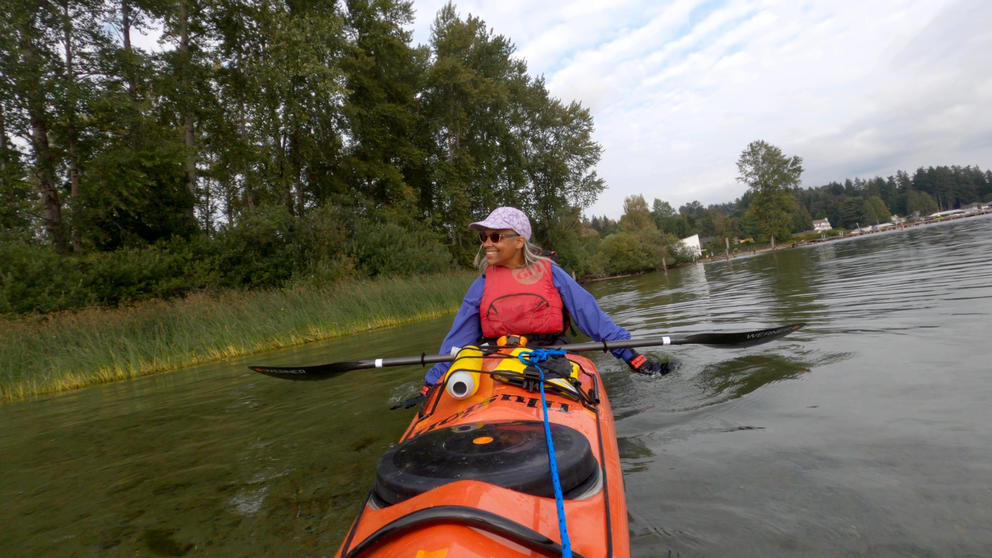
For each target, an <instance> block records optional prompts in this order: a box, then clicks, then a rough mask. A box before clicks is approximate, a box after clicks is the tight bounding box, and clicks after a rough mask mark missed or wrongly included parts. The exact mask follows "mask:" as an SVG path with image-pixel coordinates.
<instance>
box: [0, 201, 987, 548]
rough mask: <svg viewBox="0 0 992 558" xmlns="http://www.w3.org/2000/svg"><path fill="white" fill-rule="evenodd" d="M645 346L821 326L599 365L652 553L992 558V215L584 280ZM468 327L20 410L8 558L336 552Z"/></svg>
mask: <svg viewBox="0 0 992 558" xmlns="http://www.w3.org/2000/svg"><path fill="white" fill-rule="evenodd" d="M589 287H590V290H591V291H593V292H594V294H596V295H597V296H598V297H599V299H600V302H601V303H602V305H603V307H604V309H606V310H607V311H608V312H609V313H611V314H612V315H613V317H614V318H615V319H616V320H617V321H618V322H619V323H621V324H623V325H625V326H627V327H628V329H630V330H631V331H632V332H634V334H635V335H648V334H660V333H694V332H708V331H741V330H747V329H758V328H764V327H770V326H774V325H778V324H784V323H789V322H797V321H802V322H806V323H808V324H809V325H808V326H807V327H806V328H805V329H803V330H801V331H799V332H798V333H795V334H793V335H792V336H790V337H788V338H786V339H784V340H781V341H778V342H774V343H770V344H767V345H762V346H759V347H754V348H750V349H713V348H706V347H695V346H683V347H678V348H674V349H671V350H669V351H667V352H661V351H649V352H651V353H652V354H654V355H656V356H659V357H665V358H669V357H670V358H672V359H673V360H675V361H677V362H678V363H679V368H678V370H677V372H675V373H674V374H671V375H669V376H666V377H663V378H658V379H652V378H643V377H634V376H631V375H630V374H628V373H627V372H626V370H625V365H622V364H621V363H618V362H617V361H615V360H613V359H612V358H611V357H608V356H603V355H596V356H594V357H593V358H594V359H595V360H596V362H597V364H598V365H599V366H600V369H601V371H603V372H604V377H605V381H606V384H607V390H608V392H609V394H610V397H611V399H612V402H613V405H614V409H615V411H616V414H617V422H618V434H619V436H620V442H621V450H622V451H623V453H624V456H623V464H624V469H625V479H626V489H627V498H628V504H629V513H630V519H631V538H632V545H633V549H634V555H635V556H642V557H651V556H668V555H669V553H671V555H672V556H676V555H678V556H683V557H690V556H824V557H833V556H871V557H874V556H935V557H937V556H940V557H943V556H992V428H990V423H992V410H990V404H992V365H990V357H992V218H989V217H976V218H970V219H965V220H960V221H955V222H951V223H945V224H939V225H931V226H926V227H917V228H913V229H907V230H905V231H897V232H892V233H885V234H878V235H872V236H868V237H863V238H859V239H852V240H845V241H837V242H832V243H828V244H824V245H820V246H815V247H809V248H800V249H795V250H784V251H779V252H776V253H771V254H763V255H758V256H754V257H750V258H739V259H735V260H730V261H722V262H715V263H708V264H705V265H697V266H692V267H688V268H680V269H677V270H672V271H671V272H669V274H668V275H667V276H666V275H664V274H660V273H657V274H650V275H644V276H640V277H635V278H628V279H623V280H614V281H608V282H602V283H595V284H592V285H589ZM449 324H450V317H447V318H443V319H440V320H434V321H431V322H425V323H420V324H415V325H412V326H406V327H401V328H394V329H390V330H383V331H376V332H371V333H367V334H362V335H357V336H353V337H348V338H346V339H339V340H334V341H331V342H323V343H313V344H310V345H307V346H304V347H300V348H296V349H291V350H285V351H279V352H276V353H269V354H265V355H259V356H256V357H252V358H249V359H238V360H232V361H227V362H223V363H215V364H211V365H207V366H200V367H196V368H190V369H187V370H182V371H179V372H175V373H170V374H164V375H159V376H152V377H146V378H141V379H138V380H134V381H130V382H126V383H120V384H112V385H107V386H96V387H92V388H88V389H84V390H80V391H77V392H73V393H69V394H65V395H60V396H56V397H51V398H46V399H41V400H36V401H25V402H17V403H8V404H4V405H2V406H0V556H135V555H142V556H182V555H257V556H325V555H332V554H333V553H334V551H335V550H336V549H337V545H338V544H339V543H340V541H341V538H342V537H343V535H344V532H345V530H346V529H347V527H348V524H349V523H350V521H351V519H352V518H353V516H354V515H355V513H356V512H357V510H358V506H359V505H360V503H361V501H362V498H363V497H364V494H365V492H366V491H367V489H368V487H369V486H370V484H371V482H372V479H373V476H374V471H375V464H376V461H377V460H378V457H379V456H380V455H381V454H382V453H383V452H384V451H385V450H386V449H387V448H388V447H389V446H390V445H391V444H392V443H393V442H394V441H395V439H396V438H397V437H398V436H399V435H400V434H401V433H402V431H403V429H404V427H405V425H406V424H407V423H408V421H409V419H410V417H411V416H412V410H411V411H389V410H388V407H389V405H390V404H391V403H394V402H396V401H398V400H400V399H403V398H406V397H409V396H411V395H413V394H414V393H415V391H416V390H417V388H418V387H419V385H420V383H421V379H422V373H423V372H422V370H421V369H419V368H411V367H407V368H394V369H386V370H379V371H373V372H368V371H356V372H353V373H350V374H347V375H344V376H341V377H338V378H335V379H332V380H327V381H324V382H299V383H295V382H286V381H279V380H276V379H272V378H268V377H264V376H258V375H255V374H254V373H251V372H249V371H247V370H246V368H245V365H246V364H248V363H267V364H315V363H321V362H329V361H335V360H349V359H354V358H356V357H358V358H368V357H378V356H401V355H412V354H419V353H420V352H422V351H427V352H434V351H436V349H437V345H438V344H439V341H440V338H441V337H442V336H443V334H444V332H445V331H446V330H447V327H448V325H449Z"/></svg>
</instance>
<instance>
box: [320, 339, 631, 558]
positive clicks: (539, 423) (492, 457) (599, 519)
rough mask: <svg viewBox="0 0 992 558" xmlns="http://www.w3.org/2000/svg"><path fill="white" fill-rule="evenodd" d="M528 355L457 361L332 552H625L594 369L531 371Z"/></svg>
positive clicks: (566, 362)
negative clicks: (550, 443) (553, 466)
mask: <svg viewBox="0 0 992 558" xmlns="http://www.w3.org/2000/svg"><path fill="white" fill-rule="evenodd" d="M534 354H535V352H534V351H533V350H532V349H529V348H523V347H514V348H508V347H504V348H500V349H499V350H498V351H497V352H495V353H483V352H482V350H480V349H479V348H477V347H466V348H464V349H462V350H461V351H460V352H459V353H458V354H457V356H456V357H455V360H454V362H453V364H452V366H451V368H450V369H449V371H448V373H447V375H446V376H445V378H444V380H443V381H442V382H441V383H440V384H438V386H436V387H435V388H434V389H433V390H432V392H431V393H430V394H429V395H428V397H427V400H426V401H425V403H424V405H423V407H422V408H421V410H420V411H419V412H418V414H417V415H416V416H415V417H414V419H413V421H412V422H411V423H410V426H409V427H408V428H407V430H406V432H405V433H404V435H403V436H402V438H401V439H400V441H399V443H398V444H397V445H396V446H395V447H393V448H392V449H390V450H389V451H388V452H386V454H385V455H384V456H383V457H382V459H381V461H380V463H379V466H378V470H377V473H376V482H375V486H374V487H373V489H372V490H371V491H370V493H369V495H368V497H367V498H366V500H365V502H364V504H363V506H362V510H361V512H360V513H359V515H358V517H357V518H356V519H355V521H354V523H353V524H352V526H351V528H350V530H349V532H348V535H347V537H346V538H345V540H344V542H343V544H342V545H341V548H340V550H339V551H338V554H337V556H339V557H341V558H357V557H359V556H364V557H369V556H376V557H384V556H396V557H399V556H405V557H410V558H415V557H420V558H426V557H431V558H442V557H444V558H454V557H459V558H460V557H483V556H487V557H488V556H499V557H523V556H562V555H563V553H565V554H567V552H571V555H572V556H585V557H597V558H599V557H627V556H629V554H630V541H629V535H628V531H627V507H626V501H625V497H624V487H623V477H622V472H621V467H620V457H619V451H618V446H617V438H616V430H615V426H614V421H613V412H612V409H611V408H610V404H609V401H608V399H607V397H606V393H605V392H604V390H603V389H602V380H601V378H600V376H599V372H598V371H597V370H596V367H595V366H594V365H593V363H592V362H591V361H589V360H588V359H586V358H584V357H582V356H578V355H575V354H567V355H558V354H555V355H548V354H543V355H541V356H542V358H547V360H544V361H543V362H540V363H538V364H535V362H536V361H537V360H539V359H534V358H530V357H532V356H533V355H534ZM521 356H522V357H523V358H522V359H521V358H520V357H521ZM524 361H528V362H524ZM542 378H543V379H542ZM542 385H543V387H544V390H543V391H544V392H545V393H544V395H543V397H542V394H541V389H540V388H541V386H542ZM545 401H546V409H547V411H546V414H547V419H548V430H547V433H548V435H549V437H550V439H551V440H552V441H553V448H554V455H555V462H556V472H557V474H558V478H559V480H560V483H559V486H557V487H555V486H553V484H552V476H551V467H550V465H549V464H550V460H549V458H548V447H547V441H546V439H547V438H546V430H545V424H544V419H545ZM556 489H558V490H556ZM556 492H560V494H561V496H560V498H561V503H560V506H561V507H562V509H563V512H564V517H565V518H566V522H567V525H568V529H567V533H568V535H567V538H564V542H563V537H562V535H561V533H565V532H566V531H565V530H564V529H560V527H561V526H560V525H559V519H558V511H557V510H558V507H559V503H558V501H557V499H556Z"/></svg>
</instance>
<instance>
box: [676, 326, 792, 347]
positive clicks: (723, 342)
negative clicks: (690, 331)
mask: <svg viewBox="0 0 992 558" xmlns="http://www.w3.org/2000/svg"><path fill="white" fill-rule="evenodd" d="M804 325H806V324H791V325H786V326H781V327H773V328H771V329H761V330H757V331H743V332H740V333H697V334H695V335H688V336H686V337H685V338H683V339H680V340H679V342H675V341H673V342H672V344H673V345H675V344H679V345H688V344H692V345H707V346H709V347H751V346H753V345H760V344H762V343H767V342H769V341H772V340H775V339H779V338H781V337H785V336H786V335H788V334H790V333H792V332H793V331H796V330H797V329H799V328H801V327H803V326H804Z"/></svg>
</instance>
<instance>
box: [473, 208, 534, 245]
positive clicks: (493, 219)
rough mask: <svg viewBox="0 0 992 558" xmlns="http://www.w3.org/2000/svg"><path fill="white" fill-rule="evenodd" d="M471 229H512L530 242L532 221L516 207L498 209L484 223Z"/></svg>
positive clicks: (479, 222)
mask: <svg viewBox="0 0 992 558" xmlns="http://www.w3.org/2000/svg"><path fill="white" fill-rule="evenodd" d="M468 228H470V229H494V230H499V229H510V230H512V231H513V232H515V233H517V234H519V235H520V236H522V237H524V240H527V241H530V219H528V218H527V216H526V215H524V212H523V211H520V210H519V209H517V208H515V207H497V208H496V209H494V210H493V212H492V213H490V214H489V217H486V219H485V220H484V221H477V222H475V223H472V224H471V225H469V226H468Z"/></svg>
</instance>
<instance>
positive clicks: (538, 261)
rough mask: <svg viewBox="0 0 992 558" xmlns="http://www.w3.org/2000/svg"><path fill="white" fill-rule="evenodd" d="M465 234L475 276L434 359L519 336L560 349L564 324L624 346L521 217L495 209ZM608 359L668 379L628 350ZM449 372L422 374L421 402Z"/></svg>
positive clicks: (619, 333) (621, 334) (660, 367)
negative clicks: (473, 242) (473, 247)
mask: <svg viewBox="0 0 992 558" xmlns="http://www.w3.org/2000/svg"><path fill="white" fill-rule="evenodd" d="M469 228H470V229H477V230H479V231H481V232H480V233H479V237H480V240H481V241H482V247H481V248H480V250H479V253H478V255H476V257H475V264H476V266H477V267H478V268H479V273H480V276H479V278H478V279H476V280H475V282H473V283H472V285H471V286H470V287H469V288H468V292H466V293H465V298H464V300H462V305H461V308H460V309H459V310H458V314H457V315H456V316H455V320H454V323H453V324H452V325H451V330H450V331H449V332H448V335H447V336H446V337H445V338H444V341H443V342H442V343H441V354H449V353H450V352H451V348H452V347H464V346H466V345H474V344H479V343H481V342H485V341H492V342H494V341H495V340H496V339H498V338H499V337H501V336H503V335H521V336H524V337H526V338H527V339H528V340H529V344H530V345H552V346H553V345H560V344H564V343H567V342H568V341H567V339H566V338H565V337H564V334H565V330H566V329H568V326H569V319H571V322H573V323H574V324H575V325H576V326H578V328H579V329H580V330H582V332H583V333H585V334H586V335H588V336H589V337H591V338H592V339H594V340H596V341H619V340H623V339H630V333H629V332H628V331H627V330H625V329H624V328H622V327H620V326H618V325H617V324H616V323H614V321H613V320H612V319H611V318H610V317H609V316H607V315H606V313H604V312H603V311H602V310H601V309H600V308H599V304H598V303H597V302H596V299H595V297H593V296H592V295H591V294H590V293H589V291H587V290H585V289H583V288H582V287H581V286H579V284H578V283H576V282H575V280H574V279H572V277H571V276H569V274H568V273H566V272H565V270H563V269H562V268H561V267H559V266H558V265H556V264H554V263H553V262H552V261H551V260H549V259H548V258H546V257H544V256H541V255H539V254H538V253H537V251H536V250H535V249H534V247H533V245H532V244H531V243H530V236H531V228H530V220H528V219H527V216H526V215H525V214H524V212H522V211H520V210H519V209H516V208H513V207H498V208H496V209H495V210H493V212H492V213H490V214H489V217H486V219H485V220H483V221H478V222H476V223H472V224H471V225H469ZM611 352H612V353H613V356H615V357H617V358H619V359H621V360H623V361H624V362H626V363H627V364H628V365H629V366H630V367H631V368H632V369H634V370H635V371H637V372H640V373H642V374H650V375H660V374H666V373H667V372H668V365H667V363H664V364H663V363H660V362H657V361H654V360H651V359H649V358H647V357H645V356H644V355H642V354H640V353H638V352H636V351H634V350H632V349H614V350H613V351H611ZM449 366H450V363H447V362H441V363H438V364H436V365H434V367H433V368H431V369H430V370H428V372H427V377H426V385H425V386H424V388H423V390H421V395H422V396H423V395H426V393H427V391H428V390H429V389H430V387H431V386H432V385H434V384H436V383H437V382H438V381H440V380H441V378H443V377H444V373H445V372H446V371H447V370H448V367H449ZM417 399H419V398H417ZM411 402H413V400H411Z"/></svg>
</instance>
